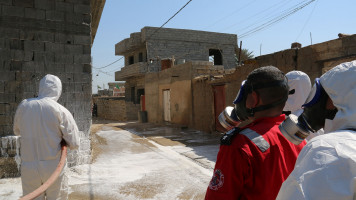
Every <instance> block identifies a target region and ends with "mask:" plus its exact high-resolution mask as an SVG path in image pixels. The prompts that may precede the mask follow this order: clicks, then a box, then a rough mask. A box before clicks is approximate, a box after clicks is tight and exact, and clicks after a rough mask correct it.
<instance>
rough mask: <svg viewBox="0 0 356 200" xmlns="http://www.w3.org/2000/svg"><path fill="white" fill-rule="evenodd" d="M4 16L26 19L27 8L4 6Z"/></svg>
mask: <svg viewBox="0 0 356 200" xmlns="http://www.w3.org/2000/svg"><path fill="white" fill-rule="evenodd" d="M2 15H3V16H14V17H24V15H25V8H23V7H16V6H5V5H4V6H2Z"/></svg>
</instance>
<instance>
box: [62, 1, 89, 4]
mask: <svg viewBox="0 0 356 200" xmlns="http://www.w3.org/2000/svg"><path fill="white" fill-rule="evenodd" d="M66 2H70V3H75V4H84V5H90V0H66Z"/></svg>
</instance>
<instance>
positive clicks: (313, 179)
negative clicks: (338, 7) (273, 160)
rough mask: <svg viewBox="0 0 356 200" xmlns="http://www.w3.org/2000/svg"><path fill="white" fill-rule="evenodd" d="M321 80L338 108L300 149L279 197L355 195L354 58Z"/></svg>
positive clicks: (309, 197) (303, 197) (355, 108)
mask: <svg viewBox="0 0 356 200" xmlns="http://www.w3.org/2000/svg"><path fill="white" fill-rule="evenodd" d="M320 83H321V85H322V86H323V88H324V89H325V91H326V93H327V94H328V96H329V97H330V99H331V100H332V102H333V104H334V106H335V107H336V108H337V109H338V112H337V113H336V115H335V118H334V119H333V120H328V119H326V120H325V126H324V131H325V134H324V135H320V136H318V137H315V138H313V139H312V140H310V141H309V142H308V144H307V145H306V146H305V147H304V148H303V150H302V151H301V152H300V154H299V156H298V159H297V162H296V165H295V169H294V170H293V172H292V173H291V174H290V176H289V177H288V179H287V180H286V181H285V182H284V183H283V185H282V187H281V189H280V191H279V194H278V197H277V199H279V200H281V199H288V200H289V199H292V200H294V199H298V200H299V199H323V200H327V199H330V200H331V199H338V200H340V199H350V200H351V199H356V131H355V130H356V61H352V62H347V63H343V64H340V65H338V66H336V67H334V68H332V69H331V70H330V71H328V72H326V73H325V74H324V75H323V76H321V78H320ZM323 111H324V110H321V111H320V112H323Z"/></svg>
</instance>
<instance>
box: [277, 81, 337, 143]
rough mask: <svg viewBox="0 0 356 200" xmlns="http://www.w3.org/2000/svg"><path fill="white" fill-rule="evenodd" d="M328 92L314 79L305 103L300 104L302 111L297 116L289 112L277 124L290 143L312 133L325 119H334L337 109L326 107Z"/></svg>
mask: <svg viewBox="0 0 356 200" xmlns="http://www.w3.org/2000/svg"><path fill="white" fill-rule="evenodd" d="M328 98H329V96H328V94H327V93H326V92H325V90H324V88H323V87H322V85H321V84H320V81H319V79H318V78H317V79H315V83H314V86H313V88H312V90H311V92H310V93H309V96H308V98H307V100H306V103H305V104H304V105H303V106H302V108H303V109H304V110H303V113H302V114H301V115H300V116H299V117H298V116H296V115H294V114H290V115H289V117H288V118H287V119H286V120H284V122H283V123H281V124H280V125H279V129H280V131H281V132H282V134H283V135H284V136H285V137H286V138H287V139H288V140H289V141H291V142H292V143H294V144H300V143H301V142H302V141H303V140H304V139H305V138H306V137H308V136H309V134H310V133H314V132H316V131H318V130H319V129H321V128H323V127H324V125H325V119H330V120H332V119H334V117H335V115H336V113H337V109H336V108H335V109H333V110H329V109H326V103H327V101H328Z"/></svg>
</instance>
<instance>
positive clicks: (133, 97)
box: [130, 87, 135, 103]
mask: <svg viewBox="0 0 356 200" xmlns="http://www.w3.org/2000/svg"><path fill="white" fill-rule="evenodd" d="M130 101H132V102H133V103H135V87H131V99H130Z"/></svg>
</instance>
